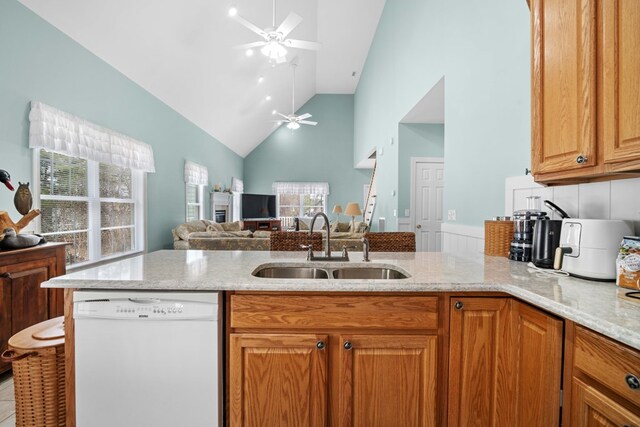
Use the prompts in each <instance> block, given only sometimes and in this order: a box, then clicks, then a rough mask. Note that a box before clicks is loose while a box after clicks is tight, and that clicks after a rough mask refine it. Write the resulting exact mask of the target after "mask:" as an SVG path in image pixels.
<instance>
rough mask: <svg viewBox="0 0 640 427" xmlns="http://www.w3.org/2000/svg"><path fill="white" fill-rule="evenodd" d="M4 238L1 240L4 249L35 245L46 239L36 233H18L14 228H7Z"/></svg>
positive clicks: (0, 244) (0, 243) (0, 246)
mask: <svg viewBox="0 0 640 427" xmlns="http://www.w3.org/2000/svg"><path fill="white" fill-rule="evenodd" d="M3 233H4V239H2V240H0V248H2V249H22V248H28V247H31V246H35V245H37V244H38V243H40V242H42V241H43V240H44V237H42V236H38V235H36V234H16V230H14V229H13V228H5V229H4V231H3Z"/></svg>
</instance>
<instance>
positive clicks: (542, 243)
mask: <svg viewBox="0 0 640 427" xmlns="http://www.w3.org/2000/svg"><path fill="white" fill-rule="evenodd" d="M544 204H545V206H547V207H548V208H549V209H551V210H552V211H554V212H555V213H557V214H558V215H559V216H560V218H569V215H567V213H566V212H565V211H563V210H562V209H560V208H559V207H558V206H557V205H556V204H554V203H553V202H551V201H549V200H545V201H544ZM561 229H562V219H560V220H556V219H550V218H549V217H545V218H539V219H537V220H536V221H535V224H534V226H533V246H532V248H531V262H533V264H534V265H535V266H536V267H540V268H553V258H554V255H555V252H556V248H557V247H558V246H560V230H561Z"/></svg>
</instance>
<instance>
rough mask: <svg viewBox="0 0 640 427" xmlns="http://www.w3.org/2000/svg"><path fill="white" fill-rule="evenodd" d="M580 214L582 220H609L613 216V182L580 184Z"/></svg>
mask: <svg viewBox="0 0 640 427" xmlns="http://www.w3.org/2000/svg"><path fill="white" fill-rule="evenodd" d="M579 187H580V189H579V195H580V196H579V197H580V199H579V201H578V212H580V218H585V219H598V218H604V219H609V217H610V215H611V182H610V181H605V182H592V183H589V184H580V186H579Z"/></svg>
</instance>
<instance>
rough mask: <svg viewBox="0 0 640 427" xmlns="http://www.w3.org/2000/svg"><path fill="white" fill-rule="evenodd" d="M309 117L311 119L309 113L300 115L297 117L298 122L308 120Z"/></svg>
mask: <svg viewBox="0 0 640 427" xmlns="http://www.w3.org/2000/svg"><path fill="white" fill-rule="evenodd" d="M309 117H311V114H309V113H306V114H302V115H300V116H298V120H304V119H308V118H309Z"/></svg>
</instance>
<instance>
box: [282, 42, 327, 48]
mask: <svg viewBox="0 0 640 427" xmlns="http://www.w3.org/2000/svg"><path fill="white" fill-rule="evenodd" d="M282 44H284V45H285V46H286V47H293V48H297V49H309V50H320V48H321V47H322V44H321V43H318V42H309V41H306V40H295V39H286V40H283V41H282Z"/></svg>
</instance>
